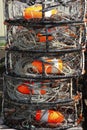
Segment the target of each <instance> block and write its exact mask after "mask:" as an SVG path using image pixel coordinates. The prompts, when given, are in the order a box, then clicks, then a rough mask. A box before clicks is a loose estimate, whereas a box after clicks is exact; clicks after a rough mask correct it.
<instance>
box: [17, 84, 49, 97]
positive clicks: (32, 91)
mask: <svg viewBox="0 0 87 130" xmlns="http://www.w3.org/2000/svg"><path fill="white" fill-rule="evenodd" d="M17 91H18V92H20V93H22V94H32V95H34V94H41V95H44V94H46V92H47V90H46V86H41V88H39V89H38V88H34V86H33V87H32V88H30V87H29V84H20V85H19V86H18V87H17Z"/></svg>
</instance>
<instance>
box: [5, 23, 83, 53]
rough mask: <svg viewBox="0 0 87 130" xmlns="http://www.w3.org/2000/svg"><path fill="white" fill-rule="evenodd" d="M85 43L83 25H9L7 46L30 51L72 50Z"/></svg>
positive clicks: (79, 47)
mask: <svg viewBox="0 0 87 130" xmlns="http://www.w3.org/2000/svg"><path fill="white" fill-rule="evenodd" d="M84 43H85V28H84V26H83V25H77V26H75V25H72V26H71V25H65V26H54V27H48V28H47V27H45V26H42V28H41V27H39V28H33V27H29V29H27V28H24V27H22V26H8V34H7V48H9V47H10V49H14V50H30V51H46V50H48V51H72V50H76V49H77V50H78V49H81V47H82V46H84Z"/></svg>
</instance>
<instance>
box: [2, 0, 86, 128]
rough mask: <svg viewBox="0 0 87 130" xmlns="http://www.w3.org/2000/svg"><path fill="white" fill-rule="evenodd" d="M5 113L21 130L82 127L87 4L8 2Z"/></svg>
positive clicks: (66, 0)
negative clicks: (80, 83)
mask: <svg viewBox="0 0 87 130" xmlns="http://www.w3.org/2000/svg"><path fill="white" fill-rule="evenodd" d="M4 10H5V24H6V25H7V44H6V51H5V68H6V73H5V75H4V89H3V102H2V114H3V116H4V123H5V124H6V125H7V126H9V127H12V128H15V129H17V130H39V129H41V130H52V129H54V130H65V129H68V128H72V127H75V126H79V125H80V126H81V123H82V120H83V117H82V116H83V115H82V111H83V104H82V92H81V90H80V87H79V84H78V78H79V77H80V76H81V75H83V74H84V72H85V56H84V50H85V46H86V44H85V38H86V29H85V23H84V17H85V11H86V10H85V0H74V1H73V0H58V1H57V0H43V1H41V0H4Z"/></svg>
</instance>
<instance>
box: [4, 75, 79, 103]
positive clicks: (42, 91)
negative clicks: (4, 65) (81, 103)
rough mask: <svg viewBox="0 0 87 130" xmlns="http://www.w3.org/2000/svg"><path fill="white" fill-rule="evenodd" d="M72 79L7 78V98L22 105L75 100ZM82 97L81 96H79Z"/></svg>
mask: <svg viewBox="0 0 87 130" xmlns="http://www.w3.org/2000/svg"><path fill="white" fill-rule="evenodd" d="M73 84H74V83H73V81H72V79H59V80H52V79H51V80H44V79H43V80H39V79H38V80H34V79H30V80H29V79H26V80H25V79H21V78H17V77H9V76H6V77H5V86H6V88H5V89H6V93H5V95H6V96H7V97H10V98H11V100H16V101H17V102H22V103H24V104H25V103H29V102H30V103H48V102H52V103H58V102H63V101H65V102H66V101H72V100H75V96H76V91H77V88H78V87H77V88H76V90H75V91H74V90H73V89H74V88H73ZM79 96H80V94H79Z"/></svg>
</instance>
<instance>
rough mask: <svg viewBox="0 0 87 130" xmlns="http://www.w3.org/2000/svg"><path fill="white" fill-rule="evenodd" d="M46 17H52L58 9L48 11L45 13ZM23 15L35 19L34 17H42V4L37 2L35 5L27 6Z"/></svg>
mask: <svg viewBox="0 0 87 130" xmlns="http://www.w3.org/2000/svg"><path fill="white" fill-rule="evenodd" d="M44 14H45V17H51V16H52V15H55V14H57V10H56V9H52V10H50V11H47V12H45V13H44ZM23 17H24V18H25V19H33V18H39V19H41V18H42V5H41V4H35V5H33V6H29V7H28V8H25V10H24V12H23Z"/></svg>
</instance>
